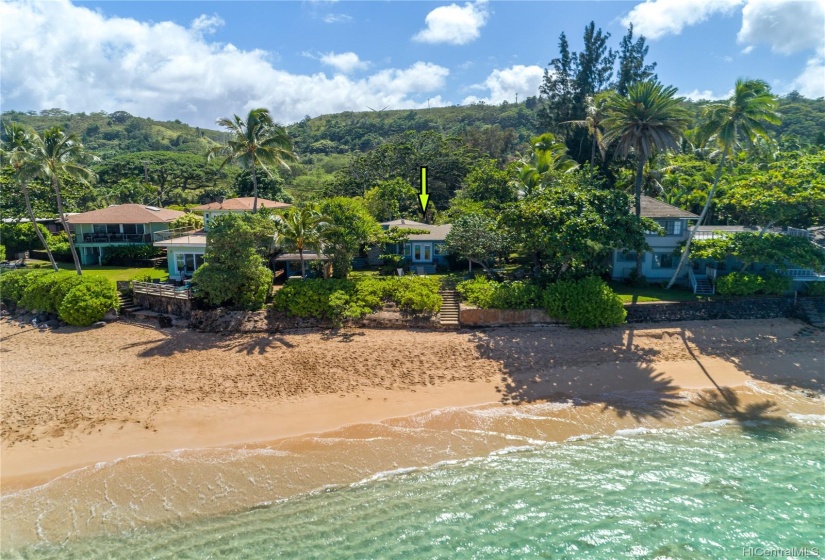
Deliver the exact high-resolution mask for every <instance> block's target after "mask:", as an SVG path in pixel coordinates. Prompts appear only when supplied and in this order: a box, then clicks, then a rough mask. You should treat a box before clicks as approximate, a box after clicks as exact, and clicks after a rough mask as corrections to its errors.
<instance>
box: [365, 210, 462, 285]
mask: <svg viewBox="0 0 825 560" xmlns="http://www.w3.org/2000/svg"><path fill="white" fill-rule="evenodd" d="M381 227H382V228H384V229H389V228H391V227H396V228H399V229H417V230H421V233H418V234H413V235H410V236H409V240H408V241H407V242H406V243H403V244H401V243H399V244H397V245H386V246H382V247H376V248H374V249H372V250H371V251H370V252H369V256H368V261H369V263H370V264H373V265H376V264H380V263H381V258H380V257H381V255H404V257H405V259H404V260H405V262H406V264H408V265H409V266H410V267H413V268H417V267H421V268H422V269H423V271H424V272H426V273H429V274H432V273H434V272H435V268H436V266H446V265H447V250H446V248H445V246H444V240H445V239H446V237H447V234H448V233H450V230H451V229H452V227H453V226H452V224H441V225H433V224H425V223H422V222H416V221H413V220H407V219H403V218H402V219H400V220H392V221H389V222H381Z"/></svg>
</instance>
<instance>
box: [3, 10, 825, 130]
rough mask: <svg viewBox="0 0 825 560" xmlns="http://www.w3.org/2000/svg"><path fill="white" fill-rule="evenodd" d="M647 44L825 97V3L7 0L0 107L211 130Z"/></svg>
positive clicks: (665, 64) (503, 94)
mask: <svg viewBox="0 0 825 560" xmlns="http://www.w3.org/2000/svg"><path fill="white" fill-rule="evenodd" d="M591 20H592V21H595V22H596V25H597V27H601V28H602V29H603V30H604V31H606V32H609V33H610V34H611V39H610V45H611V46H612V47H613V48H614V49H616V48H618V45H619V41H620V40H621V37H622V36H623V35H624V34H625V32H626V30H627V27H628V25H630V24H631V23H632V24H633V25H634V30H635V33H636V35H638V34H642V35H644V36H645V37H646V38H647V40H648V44H649V46H650V52H649V54H648V61H649V62H651V61H655V62H657V63H658V67H657V69H656V70H657V73H658V77H659V80H660V81H662V82H663V83H665V84H667V85H673V86H676V87H677V88H678V89H679V94H680V95H683V96H685V97H688V98H691V99H700V98H704V99H718V98H722V97H725V96H727V95H728V94H729V92H730V91H731V90H732V88H733V85H734V82H735V80H736V78H738V77H747V78H760V79H763V80H765V81H767V82H768V83H769V84H770V85H771V87H772V88H773V90H774V92H776V93H778V94H780V95H781V94H786V93H789V92H790V91H792V90H797V91H799V92H800V93H802V94H803V95H805V96H806V97H811V98H818V97H823V96H825V0H646V1H644V2H629V1H594V0H591V1H586V0H580V1H550V0H545V1H541V0H533V1H507V2H505V1H489V0H488V1H485V0H477V1H473V2H456V3H450V2H425V1H406V2H402V1H346V0H341V1H321V0H316V1H308V0H306V1H266V0H259V1H255V2H246V1H233V2H224V1H210V2H199V1H186V2H180V1H178V2H176V1H164V2H158V1H150V2H142V1H130V2H126V1H122V2H118V1H105V2H93V1H88V2H87V1H79V0H78V1H74V2H71V1H69V0H47V1H39V0H34V1H9V0H0V109H1V110H3V111H6V110H18V111H28V110H42V109H49V108H54V107H57V108H62V109H65V110H68V111H71V112H94V111H101V110H102V111H106V112H112V111H117V110H123V111H128V112H129V113H132V114H133V115H138V116H142V117H150V118H153V119H156V120H174V119H180V120H181V121H183V122H186V123H189V124H191V125H193V126H194V125H197V126H202V127H209V128H215V124H214V123H215V120H216V119H217V118H219V117H224V116H230V115H231V114H233V113H237V114H244V113H245V112H247V111H248V110H249V109H252V108H256V107H267V108H269V109H270V111H271V112H272V114H273V116H274V117H275V119H276V120H277V121H278V122H280V123H282V124H289V123H293V122H296V121H299V120H301V119H302V118H304V117H305V116H307V115H308V116H311V117H314V116H317V115H321V114H328V113H336V112H341V111H364V110H369V109H375V110H380V109H383V108H388V109H405V108H421V107H427V106H431V107H437V106H444V105H459V104H468V103H475V102H478V101H484V102H485V103H501V102H502V101H508V102H514V101H516V99H518V100H519V101H523V100H524V99H525V98H526V97H527V96H531V95H536V94H537V93H538V88H539V85H540V83H541V81H542V75H543V72H544V70H545V69H546V68H547V65H548V63H549V62H550V60H551V59H552V58H554V57H556V56H558V38H559V35H560V34H561V33H562V32H564V33H565V34H566V35H567V38H568V41H569V43H570V48H571V50H574V51H575V50H579V49H580V48H581V42H582V39H581V37H582V33H583V30H584V27H585V25H587V24H588V23H589V22H590V21H591Z"/></svg>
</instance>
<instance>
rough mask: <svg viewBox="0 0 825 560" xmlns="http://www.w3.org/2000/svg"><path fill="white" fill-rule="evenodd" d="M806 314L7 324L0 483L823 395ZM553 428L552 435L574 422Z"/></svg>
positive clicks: (817, 351) (0, 352)
mask: <svg viewBox="0 0 825 560" xmlns="http://www.w3.org/2000/svg"><path fill="white" fill-rule="evenodd" d="M804 326H805V325H804V324H803V323H801V322H798V321H795V320H788V319H773V320H759V321H715V322H684V323H675V324H671V325H644V326H638V325H637V326H624V327H619V328H613V329H604V330H597V331H583V330H576V329H568V328H565V327H520V328H496V329H485V330H477V331H458V332H416V331H405V330H362V329H353V330H347V329H344V330H340V331H336V332H323V333H319V332H314V331H313V332H303V333H289V334H256V335H245V336H232V337H225V336H220V335H214V334H204V333H198V332H194V331H190V330H185V329H167V330H159V329H156V328H153V327H149V326H145V325H138V324H133V323H125V322H121V323H113V324H110V325H107V326H106V327H105V328H100V329H78V328H64V329H59V330H56V331H45V332H44V331H39V330H36V329H33V328H30V327H29V328H21V327H19V326H17V325H16V324H15V323H10V322H4V323H3V324H2V327H1V330H0V335H2V339H1V340H2V345H1V346H0V367H2V382H1V385H0V389H2V394H1V395H0V418H2V420H0V427H2V434H1V436H2V448H0V454H1V455H0V461H1V463H0V464H1V465H2V467H0V484H2V488H3V491H4V492H7V491H10V490H17V489H20V488H25V487H31V486H34V485H37V484H42V483H44V482H46V481H48V480H51V479H54V478H55V477H57V476H59V475H61V474H63V473H66V472H69V471H71V470H74V469H77V468H80V467H84V466H87V465H93V464H96V463H99V462H102V461H111V460H114V459H117V458H120V457H125V456H130V455H137V454H144V453H151V452H163V451H170V450H176V449H202V448H209V447H226V446H238V445H243V444H254V443H256V442H271V441H274V440H278V439H280V438H285V437H290V436H297V435H300V434H308V433H324V432H329V431H332V430H336V429H339V428H342V427H345V426H351V425H355V424H368V423H374V422H378V421H381V420H385V419H388V418H396V417H408V416H411V415H414V414H417V413H421V412H423V411H427V410H432V409H445V408H455V407H472V406H479V405H495V406H515V405H520V404H527V403H533V402H541V401H542V400H550V401H559V402H564V401H570V399H573V400H575V401H577V402H579V401H580V402H581V403H590V404H592V405H594V406H596V407H597V408H598V410H599V411H600V415H595V416H594V418H597V417H601V418H603V417H604V414H605V412H608V413H609V415H610V416H612V417H615V418H617V419H624V420H623V421H622V422H620V423H618V424H616V425H622V426H624V427H632V426H633V425H634V423H638V422H639V418H641V417H649V418H656V417H657V416H658V417H660V418H662V419H664V418H665V417H672V416H674V415H678V414H680V412H679V410H678V406H680V405H678V403H677V400H678V399H680V398H682V397H680V395H682V394H683V392H684V391H685V390H700V389H711V390H713V391H715V392H716V393H718V395H722V394H723V393H720V392H719V389H720V388H726V387H740V386H743V385H745V384H747V383H749V382H753V381H756V382H764V383H771V384H777V385H779V386H782V387H785V388H790V389H792V390H793V391H795V392H796V393H797V394H802V395H808V396H811V397H816V396H819V395H822V393H823V392H825V389H824V387H825V379H823V378H825V365H823V359H824V358H825V352H823V350H824V349H825V344H823V343H825V337H823V336H822V334H821V333H818V334H815V335H814V336H799V331H800V330H801V329H802V328H803V327H804ZM633 395H636V396H639V395H641V396H644V397H645V399H643V400H644V404H643V405H639V404H638V399H637V400H634V399H632V398H630V397H631V396H633ZM717 400H718V399H717ZM715 412H716V413H717V414H718V413H719V411H718V410H717V411H715ZM717 417H718V416H717ZM711 418H712V416H711ZM559 430H560V431H559V433H558V434H557V436H558V437H557V438H554V439H556V440H562V439H564V438H566V437H570V436H571V435H575V433H574V432H576V431H578V432H581V431H582V427H581V426H577V427H576V429H575V430H572V431H571V430H565V429H564V428H563V427H560V428H559Z"/></svg>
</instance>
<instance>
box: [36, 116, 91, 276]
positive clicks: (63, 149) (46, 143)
mask: <svg viewBox="0 0 825 560" xmlns="http://www.w3.org/2000/svg"><path fill="white" fill-rule="evenodd" d="M31 140H32V147H31V149H30V151H29V152H28V155H27V156H26V157H25V159H24V161H23V164H22V165H21V167H20V174H21V179H22V180H24V181H26V180H31V179H34V178H39V179H41V180H43V181H47V182H49V183H51V186H52V188H53V189H54V194H55V197H56V199H57V213H58V214H59V215H60V223H61V224H63V230H64V231H65V232H66V235H67V236H68V238H69V249H71V252H72V259H73V260H74V266H75V270H77V273H78V274H82V273H83V270H82V269H81V267H80V259H79V258H78V256H77V249H76V248H75V246H74V239H73V238H72V232H71V231H70V230H69V224H68V223H66V215H65V214H64V213H63V195H62V193H61V187H62V185H61V177H63V176H69V177H72V178H74V179H77V180H78V181H80V182H81V183H84V184H89V183H90V182H92V181H93V180H94V179H95V174H94V173H93V172H92V171H91V170H89V169H88V168H86V167H85V166H84V165H83V164H82V163H81V160H82V159H83V158H85V157H87V156H86V154H85V152H84V151H83V145H82V144H80V142H79V141H78V140H77V136H76V135H75V134H69V135H67V134H65V133H64V132H63V131H62V130H61V129H60V127H59V126H55V127H53V128H50V129H48V130H47V131H45V132H44V133H43V134H42V135H41V134H36V135H33V136H32V138H31Z"/></svg>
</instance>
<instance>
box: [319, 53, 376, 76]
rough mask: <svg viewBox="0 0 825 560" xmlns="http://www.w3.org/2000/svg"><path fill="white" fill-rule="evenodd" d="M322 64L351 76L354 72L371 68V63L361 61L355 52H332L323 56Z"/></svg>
mask: <svg viewBox="0 0 825 560" xmlns="http://www.w3.org/2000/svg"><path fill="white" fill-rule="evenodd" d="M320 60H321V64H326V65H327V66H332V67H333V68H335V69H336V70H338V71H340V72H343V73H344V74H349V73H350V72H352V71H354V70H364V69H366V68H367V67H368V66H369V62H366V61H364V60H361V59H360V58H358V55H357V54H355V53H354V52H345V53H340V54H336V53H334V52H330V53H327V54H322V55H321V59H320Z"/></svg>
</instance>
